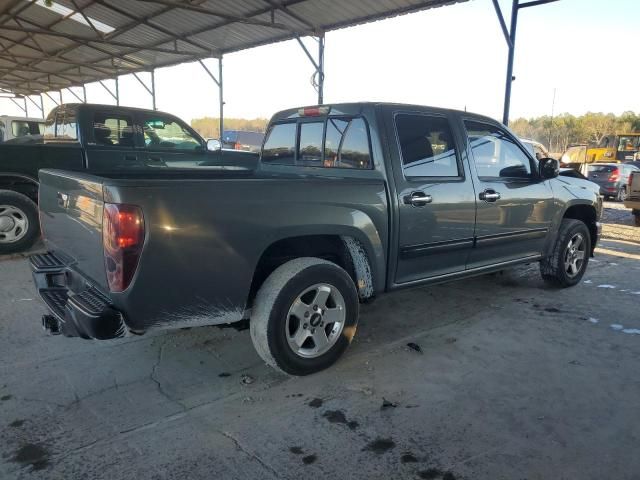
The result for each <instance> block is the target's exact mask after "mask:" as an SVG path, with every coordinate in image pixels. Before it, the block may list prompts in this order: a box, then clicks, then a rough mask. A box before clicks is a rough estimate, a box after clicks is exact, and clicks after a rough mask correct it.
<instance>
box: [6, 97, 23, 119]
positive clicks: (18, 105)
mask: <svg viewBox="0 0 640 480" xmlns="http://www.w3.org/2000/svg"><path fill="white" fill-rule="evenodd" d="M8 98H9V100H11V101H12V102H13V103H15V104H16V107H18V108H19V109H20V110H22V111H23V112H24V116H25V117H26V116H27V112H26V110H25V107H26V102H25V104H24V105H20V104H19V103H18V102H17V101H16V98H20V97H8Z"/></svg>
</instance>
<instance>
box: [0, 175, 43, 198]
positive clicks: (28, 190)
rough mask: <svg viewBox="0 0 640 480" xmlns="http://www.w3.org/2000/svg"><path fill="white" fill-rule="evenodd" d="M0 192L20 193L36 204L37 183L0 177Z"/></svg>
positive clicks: (16, 178)
mask: <svg viewBox="0 0 640 480" xmlns="http://www.w3.org/2000/svg"><path fill="white" fill-rule="evenodd" d="M0 190H10V191H12V192H18V193H21V194H22V195H25V196H27V197H29V198H30V199H31V200H33V201H34V202H35V203H36V204H37V203H38V182H36V181H35V180H31V179H30V178H27V177H16V176H10V175H0Z"/></svg>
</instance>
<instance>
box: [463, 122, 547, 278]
mask: <svg viewBox="0 0 640 480" xmlns="http://www.w3.org/2000/svg"><path fill="white" fill-rule="evenodd" d="M464 125H465V127H466V130H467V135H468V147H469V159H470V164H471V170H472V171H473V179H474V183H475V186H476V192H477V213H476V232H475V237H476V241H475V248H474V249H473V250H472V251H471V255H470V256H469V261H468V262H467V268H468V269H472V268H477V267H483V266H487V265H493V264H496V263H501V262H509V261H512V260H518V259H522V258H526V257H535V256H538V255H540V254H541V252H542V250H543V247H544V242H545V239H546V237H547V235H548V231H549V228H550V225H551V221H552V215H553V212H554V206H553V202H554V200H553V191H552V189H551V186H550V185H549V181H548V180H546V181H545V180H544V179H542V178H540V177H539V175H538V172H537V170H538V169H537V162H536V161H535V160H534V159H533V158H531V157H530V156H529V155H528V154H527V153H525V151H524V149H523V148H521V146H520V144H519V143H518V142H517V141H516V140H515V139H514V138H513V137H512V136H511V134H510V133H509V132H508V131H507V130H506V129H504V128H502V127H500V126H498V125H495V124H492V123H488V122H487V123H484V122H478V121H475V120H465V122H464Z"/></svg>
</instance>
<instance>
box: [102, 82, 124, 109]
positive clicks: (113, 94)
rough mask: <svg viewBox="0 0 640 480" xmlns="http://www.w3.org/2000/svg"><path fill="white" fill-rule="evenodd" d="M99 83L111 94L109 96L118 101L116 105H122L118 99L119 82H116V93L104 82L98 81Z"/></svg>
mask: <svg viewBox="0 0 640 480" xmlns="http://www.w3.org/2000/svg"><path fill="white" fill-rule="evenodd" d="M98 83H99V84H100V85H102V87H103V88H104V89H105V90H106V91H107V92H108V93H109V95H111V98H113V99H114V100H115V101H116V105H120V100H119V99H118V82H117V81H116V91H115V93H114V92H113V91H112V90H111V89H110V88H109V87H107V85H106V84H105V83H104V82H103V81H102V80H98Z"/></svg>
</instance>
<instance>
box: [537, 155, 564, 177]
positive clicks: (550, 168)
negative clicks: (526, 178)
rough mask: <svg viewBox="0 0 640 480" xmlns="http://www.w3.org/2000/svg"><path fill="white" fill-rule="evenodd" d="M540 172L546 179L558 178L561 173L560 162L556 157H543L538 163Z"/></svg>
mask: <svg viewBox="0 0 640 480" xmlns="http://www.w3.org/2000/svg"><path fill="white" fill-rule="evenodd" d="M538 173H539V174H540V176H541V177H542V178H544V179H545V180H548V179H550V178H556V177H557V176H558V175H560V162H558V161H557V160H556V159H555V158H541V159H540V162H539V164H538Z"/></svg>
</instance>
